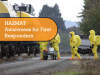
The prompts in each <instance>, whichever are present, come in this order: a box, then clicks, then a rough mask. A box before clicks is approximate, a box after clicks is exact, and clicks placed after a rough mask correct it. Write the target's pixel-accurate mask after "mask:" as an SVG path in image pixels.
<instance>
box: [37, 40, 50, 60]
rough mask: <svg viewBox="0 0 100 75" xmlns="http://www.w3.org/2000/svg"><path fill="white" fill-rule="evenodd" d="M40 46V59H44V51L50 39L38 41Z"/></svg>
mask: <svg viewBox="0 0 100 75" xmlns="http://www.w3.org/2000/svg"><path fill="white" fill-rule="evenodd" d="M37 43H38V44H39V46H40V50H41V52H40V59H41V60H43V51H44V50H46V49H47V45H48V41H44V42H37Z"/></svg>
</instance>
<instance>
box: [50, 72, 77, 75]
mask: <svg viewBox="0 0 100 75" xmlns="http://www.w3.org/2000/svg"><path fill="white" fill-rule="evenodd" d="M77 74H78V72H72V73H66V72H65V73H55V74H51V75H77Z"/></svg>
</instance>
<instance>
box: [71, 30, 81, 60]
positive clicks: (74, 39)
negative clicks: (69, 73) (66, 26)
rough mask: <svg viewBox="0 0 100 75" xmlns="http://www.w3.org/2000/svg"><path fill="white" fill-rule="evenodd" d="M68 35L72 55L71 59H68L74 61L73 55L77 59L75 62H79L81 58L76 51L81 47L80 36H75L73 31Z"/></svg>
mask: <svg viewBox="0 0 100 75" xmlns="http://www.w3.org/2000/svg"><path fill="white" fill-rule="evenodd" d="M69 35H70V46H71V53H72V58H70V60H75V54H76V56H77V57H78V58H77V59H76V60H79V59H81V57H80V55H79V54H78V52H77V50H78V47H79V46H80V45H81V39H80V36H79V35H75V33H74V32H73V31H71V32H70V33H69Z"/></svg>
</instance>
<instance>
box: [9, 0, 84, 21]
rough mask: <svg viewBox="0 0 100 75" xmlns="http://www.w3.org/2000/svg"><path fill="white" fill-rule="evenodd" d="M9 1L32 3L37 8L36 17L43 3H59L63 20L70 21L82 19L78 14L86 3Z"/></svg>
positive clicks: (81, 0) (79, 1)
mask: <svg viewBox="0 0 100 75" xmlns="http://www.w3.org/2000/svg"><path fill="white" fill-rule="evenodd" d="M8 2H9V3H10V4H11V5H13V4H14V3H17V4H18V5H21V3H24V4H32V6H33V8H34V9H35V12H34V13H35V17H38V14H39V12H40V10H42V7H43V5H45V4H47V5H48V6H52V7H53V6H54V5H55V4H58V6H59V10H60V13H61V14H62V18H63V20H70V21H80V19H79V18H78V17H77V16H79V14H78V13H79V12H81V11H82V10H83V5H84V2H83V0H8Z"/></svg>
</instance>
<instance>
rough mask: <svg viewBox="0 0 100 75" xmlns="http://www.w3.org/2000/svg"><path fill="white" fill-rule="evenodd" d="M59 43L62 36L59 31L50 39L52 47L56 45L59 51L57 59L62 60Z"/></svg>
mask: <svg viewBox="0 0 100 75" xmlns="http://www.w3.org/2000/svg"><path fill="white" fill-rule="evenodd" d="M59 43H60V36H59V34H58V33H57V35H56V36H55V38H54V39H52V40H50V44H51V47H54V51H57V60H60V53H59Z"/></svg>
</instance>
